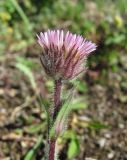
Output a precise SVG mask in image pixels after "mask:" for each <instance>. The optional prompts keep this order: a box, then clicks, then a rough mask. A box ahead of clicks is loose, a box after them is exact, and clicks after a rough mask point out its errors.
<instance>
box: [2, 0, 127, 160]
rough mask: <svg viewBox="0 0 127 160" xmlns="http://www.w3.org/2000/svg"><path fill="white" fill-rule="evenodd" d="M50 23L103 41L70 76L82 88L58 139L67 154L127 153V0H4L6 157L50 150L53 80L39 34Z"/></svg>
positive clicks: (103, 156)
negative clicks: (79, 73)
mask: <svg viewBox="0 0 127 160" xmlns="http://www.w3.org/2000/svg"><path fill="white" fill-rule="evenodd" d="M47 29H64V30H65V31H66V30H70V31H71V32H73V33H77V34H81V35H83V37H86V38H87V39H89V40H92V41H93V42H94V43H96V44H97V46H98V48H97V51H95V53H94V54H93V55H91V56H90V57H89V61H88V64H87V66H88V70H87V72H86V73H85V74H84V75H82V77H80V78H79V79H78V80H75V81H73V82H70V83H68V84H66V87H65V91H66V90H69V89H70V88H71V87H73V86H74V87H75V90H76V95H75V98H74V100H73V103H72V104H71V105H72V108H73V112H72V114H71V116H70V118H69V119H68V122H69V127H68V129H67V130H66V132H65V134H64V135H63V136H62V137H60V138H59V139H58V149H59V155H60V159H61V160H65V159H67V160H73V159H75V160H127V53H126V52H127V0H107V1H105V0H55V1H53V0H38V1H36V0H0V160H20V159H21V160H35V159H36V160H40V159H41V158H40V157H42V156H43V155H44V150H45V149H44V148H45V143H46V115H45V112H44V109H43V105H47V106H49V104H50V102H49V100H50V101H51V93H52V92H53V82H52V81H51V80H50V79H49V78H48V77H47V76H46V75H45V73H44V71H43V69H42V67H41V64H40V61H39V54H40V53H41V48H40V46H39V45H38V44H37V41H36V34H37V33H39V32H40V31H46V30H47ZM40 94H41V96H42V99H43V100H42V103H41V105H40V101H39V99H38V95H40ZM40 136H42V140H40V138H39V137H40ZM74 157H75V158H74Z"/></svg>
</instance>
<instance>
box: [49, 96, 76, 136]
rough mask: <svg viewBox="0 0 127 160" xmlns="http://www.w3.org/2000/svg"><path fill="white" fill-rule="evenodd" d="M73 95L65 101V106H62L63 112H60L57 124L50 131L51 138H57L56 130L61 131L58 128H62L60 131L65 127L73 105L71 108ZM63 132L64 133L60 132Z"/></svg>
mask: <svg viewBox="0 0 127 160" xmlns="http://www.w3.org/2000/svg"><path fill="white" fill-rule="evenodd" d="M72 97H73V94H72V93H71V94H70V95H69V96H68V98H67V99H66V100H65V103H64V104H63V106H61V110H60V111H59V113H58V115H57V117H56V120H55V122H54V123H53V125H52V128H51V129H50V137H52V138H53V137H54V136H55V133H56V132H55V130H59V129H58V128H60V130H61V129H62V128H64V127H65V125H66V124H65V123H66V121H67V118H68V115H69V113H70V111H71V105H70V106H69V104H70V102H71V100H72ZM60 132H62V131H60Z"/></svg>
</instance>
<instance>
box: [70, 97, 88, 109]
mask: <svg viewBox="0 0 127 160" xmlns="http://www.w3.org/2000/svg"><path fill="white" fill-rule="evenodd" d="M87 107H88V102H87V101H86V100H84V99H83V98H78V99H75V100H73V102H72V104H71V109H73V110H79V109H86V108H87Z"/></svg>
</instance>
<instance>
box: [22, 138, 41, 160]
mask: <svg viewBox="0 0 127 160" xmlns="http://www.w3.org/2000/svg"><path fill="white" fill-rule="evenodd" d="M41 143H42V136H41V137H39V139H38V141H37V143H36V144H35V145H34V147H33V148H32V149H31V150H30V151H28V153H27V154H26V156H25V157H24V160H33V158H34V157H35V156H36V154H37V151H38V149H39V147H40V145H41Z"/></svg>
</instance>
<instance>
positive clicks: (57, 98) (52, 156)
mask: <svg viewBox="0 0 127 160" xmlns="http://www.w3.org/2000/svg"><path fill="white" fill-rule="evenodd" d="M54 83H55V89H54V111H53V113H52V118H53V122H54V120H55V119H56V116H57V113H58V112H59V110H60V106H61V98H60V96H61V87H62V82H61V79H59V80H55V82H54ZM55 145H56V139H49V154H48V160H55Z"/></svg>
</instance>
